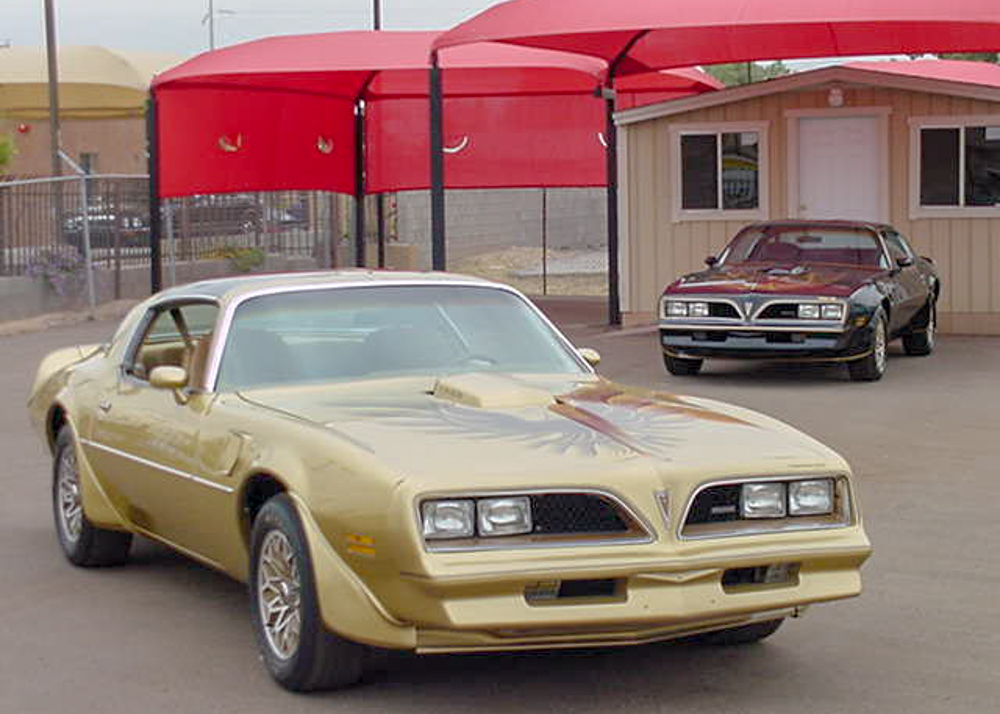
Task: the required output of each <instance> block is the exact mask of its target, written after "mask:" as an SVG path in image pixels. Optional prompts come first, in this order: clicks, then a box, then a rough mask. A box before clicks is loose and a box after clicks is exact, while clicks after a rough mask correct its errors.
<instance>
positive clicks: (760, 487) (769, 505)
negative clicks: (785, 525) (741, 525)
mask: <svg viewBox="0 0 1000 714" xmlns="http://www.w3.org/2000/svg"><path fill="white" fill-rule="evenodd" d="M740 513H741V514H742V515H743V517H744V518H784V517H785V484H783V483H745V484H743V489H742V491H741V493H740Z"/></svg>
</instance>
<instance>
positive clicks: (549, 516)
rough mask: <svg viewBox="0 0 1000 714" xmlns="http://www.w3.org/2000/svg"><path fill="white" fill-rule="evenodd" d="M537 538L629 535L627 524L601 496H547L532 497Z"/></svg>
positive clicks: (579, 494) (566, 494)
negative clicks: (584, 534) (596, 534)
mask: <svg viewBox="0 0 1000 714" xmlns="http://www.w3.org/2000/svg"><path fill="white" fill-rule="evenodd" d="M531 515H532V518H533V520H534V523H535V528H534V533H536V534H574V533H626V532H628V530H629V526H628V524H627V523H626V522H625V521H624V520H623V519H622V517H621V516H620V515H619V513H618V511H617V509H616V508H615V507H614V506H613V505H611V504H610V503H609V502H608V501H606V500H604V499H603V498H601V497H600V496H595V495H591V494H586V493H545V494H537V495H534V496H532V497H531Z"/></svg>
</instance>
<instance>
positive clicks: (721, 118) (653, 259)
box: [622, 87, 1000, 335]
mask: <svg viewBox="0 0 1000 714" xmlns="http://www.w3.org/2000/svg"><path fill="white" fill-rule="evenodd" d="M827 106H828V105H827V90H826V89H825V88H823V89H814V90H812V91H794V92H786V93H782V94H777V95H770V96H765V97H757V98H753V99H748V100H744V101H740V102H734V103H731V104H728V105H723V106H718V107H712V108H707V109H700V110H695V111H690V112H686V113H684V114H677V115H674V116H670V117H664V118H660V119H653V120H648V121H644V122H639V123H635V124H629V125H627V126H625V127H623V129H622V131H623V135H624V136H623V149H624V151H625V152H626V156H625V162H626V167H627V171H626V173H625V175H626V177H627V186H626V187H625V191H626V195H625V196H624V205H626V206H627V210H628V216H627V219H626V221H625V223H626V230H627V246H626V248H625V256H624V257H625V258H626V260H625V261H624V265H623V272H624V281H625V282H624V284H623V294H624V300H623V306H624V308H625V310H626V311H627V312H628V313H629V316H628V317H629V320H630V321H631V322H642V321H652V320H653V319H654V315H655V305H656V300H657V298H658V296H659V294H660V292H661V291H662V289H663V287H664V286H665V285H666V284H668V283H670V282H671V281H673V280H674V279H676V278H677V277H679V276H680V275H683V274H684V273H687V272H691V271H693V270H699V269H701V268H702V267H703V262H702V261H703V259H704V258H705V256H707V255H710V254H715V253H717V252H718V251H719V250H720V249H721V248H722V247H723V246H724V245H725V243H726V242H727V241H728V240H729V238H731V237H732V236H733V235H734V234H735V233H736V231H737V230H739V229H740V228H741V227H742V226H743V225H745V223H746V222H745V221H684V222H674V220H673V189H672V186H671V169H670V166H671V164H670V152H671V150H672V146H671V142H670V126H671V124H674V123H684V124H692V123H702V122H704V123H711V124H716V123H719V122H744V121H765V122H767V123H768V153H767V160H768V161H769V171H768V177H769V180H768V189H769V199H768V204H769V209H770V216H769V217H770V218H785V217H788V216H789V210H788V203H787V194H788V190H787V171H788V158H789V148H788V134H789V127H788V119H787V117H786V112H788V111H790V110H797V109H799V110H801V109H826V108H827ZM844 108H858V109H860V108H868V109H871V108H888V110H889V112H890V113H889V115H888V131H889V137H888V160H889V167H888V168H889V197H888V199H889V221H890V222H891V223H893V224H894V225H895V226H896V227H897V228H898V229H899V230H900V231H902V232H903V233H904V234H905V235H907V236H908V237H909V238H910V240H911V241H912V243H913V245H914V248H915V249H916V250H917V251H918V252H919V253H920V254H922V255H926V256H929V257H931V258H932V259H933V260H934V261H935V262H936V263H937V265H938V268H939V270H940V272H941V275H942V278H943V279H942V286H943V290H942V294H941V301H940V303H939V321H940V326H941V328H942V330H943V331H949V332H955V333H963V334H993V335H1000V218H933V219H924V218H921V219H915V220H911V217H910V189H909V180H910V179H909V172H910V155H911V154H910V125H909V123H908V120H909V119H910V118H911V117H921V116H930V115H937V116H942V117H947V116H969V115H986V114H993V115H997V114H1000V103H997V102H989V101H983V100H975V99H966V98H960V97H950V96H945V95H939V94H928V93H921V92H915V91H905V90H900V89H892V88H880V87H872V88H850V87H845V88H844ZM859 113H862V112H859ZM844 180H850V179H849V177H844Z"/></svg>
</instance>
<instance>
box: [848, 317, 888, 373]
mask: <svg viewBox="0 0 1000 714" xmlns="http://www.w3.org/2000/svg"><path fill="white" fill-rule="evenodd" d="M871 325H872V349H871V351H870V352H869V353H868V354H867V355H865V356H864V357H862V358H861V359H857V360H854V361H853V362H848V363H847V368H848V369H849V370H850V372H851V379H852V380H853V381H855V382H876V381H878V380H880V379H882V376H883V375H884V374H885V368H886V364H887V362H888V346H889V328H888V326H887V325H886V319H885V313H884V312H882V310H881V309H879V310H878V311H876V313H875V316H874V317H873V318H872V322H871Z"/></svg>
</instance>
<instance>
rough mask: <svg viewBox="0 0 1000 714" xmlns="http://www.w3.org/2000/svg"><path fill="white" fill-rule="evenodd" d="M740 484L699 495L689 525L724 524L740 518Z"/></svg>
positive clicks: (693, 506) (692, 507)
mask: <svg viewBox="0 0 1000 714" xmlns="http://www.w3.org/2000/svg"><path fill="white" fill-rule="evenodd" d="M742 489H743V487H742V486H741V485H740V484H734V485H731V486H715V487H714V488H708V489H705V490H704V491H702V492H701V493H699V494H698V497H697V498H696V499H695V500H694V503H693V504H692V505H691V511H690V512H689V513H688V518H687V523H688V524H693V523H723V522H726V521H735V520H738V519H739V517H740V492H741V491H742Z"/></svg>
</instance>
